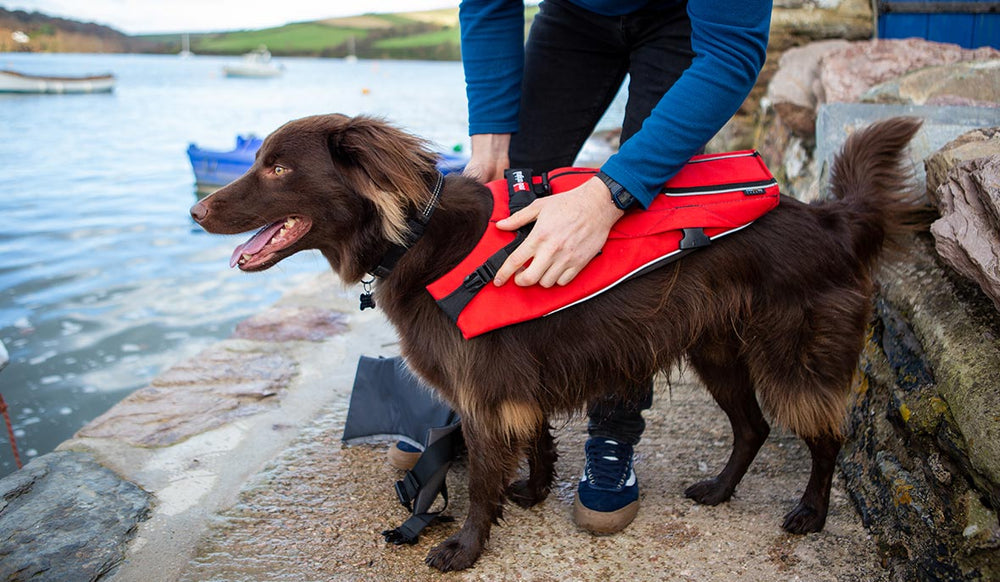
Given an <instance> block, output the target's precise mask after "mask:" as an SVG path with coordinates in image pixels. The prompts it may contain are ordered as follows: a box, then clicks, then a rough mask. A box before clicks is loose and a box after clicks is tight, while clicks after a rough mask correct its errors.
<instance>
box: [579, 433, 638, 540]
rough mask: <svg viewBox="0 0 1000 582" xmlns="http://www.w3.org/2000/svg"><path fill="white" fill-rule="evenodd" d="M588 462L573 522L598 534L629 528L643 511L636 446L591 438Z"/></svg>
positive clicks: (607, 439) (588, 444)
mask: <svg viewBox="0 0 1000 582" xmlns="http://www.w3.org/2000/svg"><path fill="white" fill-rule="evenodd" d="M584 450H585V451H586V455H587V463H586V465H585V466H584V469H583V478H582V479H581V480H580V485H579V486H578V487H577V489H576V500H575V501H574V503H573V521H575V522H576V524H577V525H578V526H580V527H582V528H583V529H585V530H587V531H590V532H591V533H596V534H612V533H615V532H618V531H621V530H623V529H625V526H627V525H628V524H630V523H632V520H633V519H635V515H636V513H638V512H639V482H638V480H637V479H636V477H635V469H634V468H633V467H632V445H626V444H622V443H619V442H618V441H615V440H613V439H609V438H605V437H591V438H590V439H588V440H587V444H586V446H585V447H584Z"/></svg>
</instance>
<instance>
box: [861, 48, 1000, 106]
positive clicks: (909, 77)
mask: <svg viewBox="0 0 1000 582" xmlns="http://www.w3.org/2000/svg"><path fill="white" fill-rule="evenodd" d="M861 100H862V101H864V102H871V103H904V104H913V105H953V106H971V107H1000V59H993V60H989V61H972V62H967V63H952V64H949V65H939V66H936V67H927V68H924V69H920V70H917V71H912V72H910V73H907V74H905V75H903V76H902V77H899V78H897V79H893V80H891V81H887V82H885V83H881V84H879V85H876V86H874V87H872V88H871V89H869V90H868V91H866V92H865V94H864V95H862V96H861Z"/></svg>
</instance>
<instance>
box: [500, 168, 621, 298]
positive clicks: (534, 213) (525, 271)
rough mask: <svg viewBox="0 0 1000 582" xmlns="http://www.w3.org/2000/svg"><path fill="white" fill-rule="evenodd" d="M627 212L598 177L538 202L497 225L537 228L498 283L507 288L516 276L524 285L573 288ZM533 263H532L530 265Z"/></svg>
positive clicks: (507, 264) (506, 263)
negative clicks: (619, 206) (617, 204)
mask: <svg viewBox="0 0 1000 582" xmlns="http://www.w3.org/2000/svg"><path fill="white" fill-rule="evenodd" d="M624 214H625V212H624V211H623V210H621V209H619V208H618V207H617V206H615V204H614V202H612V200H611V191H610V190H608V187H607V186H605V185H604V182H602V181H601V180H600V179H599V178H596V177H594V178H591V179H590V180H587V181H586V182H584V183H583V184H581V185H580V186H577V187H576V188H574V189H572V190H568V191H566V192H563V193H561V194H559V195H557V196H546V197H543V198H538V199H537V200H535V201H534V202H532V203H531V204H529V205H528V206H527V207H525V208H524V209H523V210H520V211H519V212H515V213H514V214H513V215H511V216H510V217H509V218H505V219H504V220H501V221H499V222H497V227H498V228H500V229H501V230H517V229H519V228H521V227H522V226H524V225H526V224H528V223H530V222H534V223H535V226H534V227H533V228H532V229H531V233H530V234H529V235H528V237H527V238H526V239H524V242H522V243H521V245H520V246H518V247H517V248H516V249H514V252H512V253H511V254H510V256H509V257H507V260H506V261H504V264H503V265H502V266H501V267H500V269H499V270H498V271H497V274H496V277H494V278H493V284H494V285H497V286H500V285H503V284H504V283H506V282H507V280H508V279H510V278H511V277H512V276H513V277H514V283H516V284H517V285H520V286H522V287H528V286H531V285H535V284H538V285H541V286H542V287H552V286H553V285H566V284H568V283H569V282H570V281H572V280H573V279H574V278H575V277H576V276H577V274H578V273H579V272H580V271H581V270H583V268H584V267H586V266H587V264H588V263H589V262H590V260H591V259H593V258H594V257H595V256H597V253H598V252H600V250H601V247H603V246H604V243H605V241H607V239H608V233H610V232H611V227H612V226H614V224H615V222H617V221H618V219H619V218H621V217H622V215H624ZM528 261H531V264H528V265H525V264H526V263H528Z"/></svg>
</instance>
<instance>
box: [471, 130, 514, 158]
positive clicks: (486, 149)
mask: <svg viewBox="0 0 1000 582" xmlns="http://www.w3.org/2000/svg"><path fill="white" fill-rule="evenodd" d="M470 139H471V142H472V155H474V156H475V155H479V156H482V157H490V158H500V157H502V158H506V157H507V152H508V150H509V149H510V134H509V133H477V134H474V135H472V136H470Z"/></svg>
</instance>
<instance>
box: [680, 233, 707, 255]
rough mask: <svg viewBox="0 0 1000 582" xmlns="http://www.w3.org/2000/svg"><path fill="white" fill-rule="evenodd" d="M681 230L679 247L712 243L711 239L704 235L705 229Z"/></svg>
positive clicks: (695, 247)
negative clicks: (681, 235)
mask: <svg viewBox="0 0 1000 582" xmlns="http://www.w3.org/2000/svg"><path fill="white" fill-rule="evenodd" d="M681 232H683V233H684V237H683V238H682V239H681V249H685V250H686V249H697V248H701V247H707V246H708V245H710V244H712V239H710V238H708V237H707V236H705V231H704V230H702V229H700V228H684V229H681Z"/></svg>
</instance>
